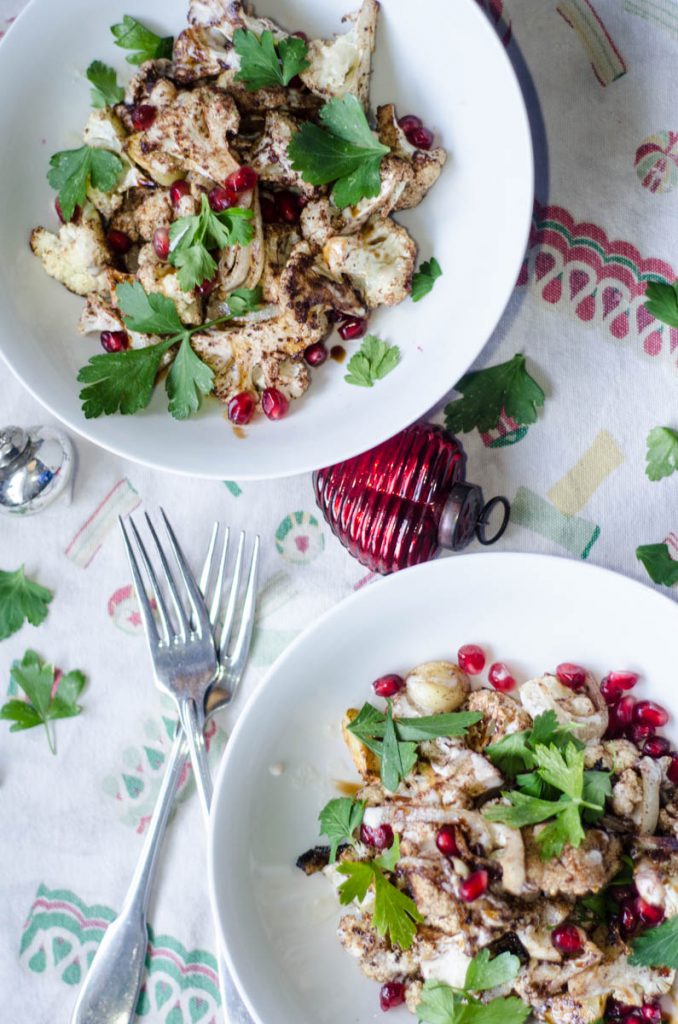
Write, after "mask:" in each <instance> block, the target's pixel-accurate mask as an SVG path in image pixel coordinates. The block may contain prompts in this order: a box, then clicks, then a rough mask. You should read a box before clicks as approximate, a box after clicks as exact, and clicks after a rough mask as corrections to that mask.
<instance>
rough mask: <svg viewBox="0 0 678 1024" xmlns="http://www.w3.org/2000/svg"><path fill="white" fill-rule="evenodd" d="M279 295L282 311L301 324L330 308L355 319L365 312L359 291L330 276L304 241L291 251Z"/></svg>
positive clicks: (344, 281)
mask: <svg viewBox="0 0 678 1024" xmlns="http://www.w3.org/2000/svg"><path fill="white" fill-rule="evenodd" d="M278 292H279V298H278V301H279V303H280V305H281V306H282V308H283V309H284V310H287V311H288V312H289V314H290V316H291V317H292V318H293V319H295V320H296V321H297V322H298V323H300V324H305V323H308V322H309V321H310V322H313V321H314V320H315V319H316V318H317V317H318V315H321V314H322V315H324V313H325V312H326V311H327V310H330V309H337V310H340V311H341V312H342V313H346V314H347V315H348V316H357V317H363V316H365V315H366V313H367V309H366V308H365V304H364V302H363V300H362V297H361V295H360V292H359V291H357V290H356V289H355V288H354V287H353V286H352V284H351V283H350V282H349V281H348V280H347V279H345V278H342V277H341V276H340V275H334V274H332V273H331V272H330V271H329V270H328V269H327V266H326V264H325V263H323V261H322V259H321V258H320V257H319V256H317V255H315V253H313V252H312V251H311V248H310V246H309V245H308V243H307V242H299V244H298V245H296V246H295V247H294V249H293V250H292V253H291V255H290V258H289V260H288V261H287V265H286V267H285V269H284V270H283V272H282V274H281V276H280V285H279V289H278Z"/></svg>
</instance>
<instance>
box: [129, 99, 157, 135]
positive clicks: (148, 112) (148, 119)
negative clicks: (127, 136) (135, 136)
mask: <svg viewBox="0 0 678 1024" xmlns="http://www.w3.org/2000/svg"><path fill="white" fill-rule="evenodd" d="M157 113H158V108H157V107H153V106H151V104H150V103H141V104H139V106H138V107H134V109H133V110H132V126H133V128H134V130H135V132H145V131H146V129H147V128H150V127H151V125H152V124H153V122H154V121H155V117H156V114H157Z"/></svg>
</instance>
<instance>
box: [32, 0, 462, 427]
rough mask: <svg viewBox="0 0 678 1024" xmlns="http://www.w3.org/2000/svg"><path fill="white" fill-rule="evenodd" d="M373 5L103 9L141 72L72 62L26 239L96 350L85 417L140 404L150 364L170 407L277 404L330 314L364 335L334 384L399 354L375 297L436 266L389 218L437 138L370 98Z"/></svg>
mask: <svg viewBox="0 0 678 1024" xmlns="http://www.w3.org/2000/svg"><path fill="white" fill-rule="evenodd" d="M378 13H379V4H378V3H377V0H364V2H363V5H362V7H361V8H360V9H359V10H358V11H356V12H354V13H353V14H349V15H347V16H346V17H345V18H344V22H345V31H344V32H342V33H341V34H339V35H337V36H335V37H333V38H330V39H309V38H308V37H307V36H306V35H305V34H304V32H303V31H295V32H294V33H292V34H290V33H289V32H287V31H285V30H284V29H283V28H281V27H280V26H279V25H277V24H276V23H275V22H273V21H271V20H270V19H268V18H263V17H259V16H257V15H255V14H254V13H253V12H252V11H251V9H250V8H249V6H248V5H247V4H246V3H245V2H244V0H191V3H190V5H189V10H188V27H187V28H185V29H184V30H183V31H182V32H180V34H179V35H178V36H177V37H176V38H172V37H164V38H163V37H161V36H159V35H157V34H156V33H155V32H153V31H152V30H151V29H150V28H148V27H147V26H145V25H143V24H142V23H140V22H139V21H137V20H136V19H134V18H132V17H130V16H129V15H126V16H125V18H124V19H123V21H122V22H120V23H119V24H116V25H113V26H112V28H111V32H112V35H113V41H114V42H115V44H116V45H117V46H119V47H121V48H123V49H125V50H126V51H127V60H128V62H129V63H131V64H133V65H135V66H137V71H136V73H135V74H134V76H133V77H132V78H131V80H130V81H129V83H128V84H127V85H126V86H123V85H120V84H119V83H118V78H117V73H116V71H115V69H114V68H113V67H110V66H109V65H107V64H105V63H103V62H102V61H100V60H95V61H93V62H92V64H91V65H90V66H89V68H88V69H87V79H88V80H89V83H90V85H91V101H92V107H93V109H92V112H91V114H90V115H89V118H88V120H87V123H86V125H85V128H84V131H83V145H82V146H81V147H80V148H78V149H73V150H65V151H62V152H59V153H56V154H54V156H53V157H52V159H51V162H50V170H49V174H48V180H49V182H50V184H51V185H52V186H53V187H54V188H55V189H56V191H57V193H58V196H57V199H56V204H55V206H56V212H57V214H58V216H59V219H60V221H61V226H60V227H59V229H58V231H52V230H49V229H48V228H46V227H38V228H36V229H35V230H34V231H33V232H32V235H31V239H30V245H31V248H32V250H33V252H34V254H35V255H36V256H37V258H38V259H39V260H40V261H41V262H42V265H43V267H44V269H45V271H46V272H47V273H48V274H49V275H50V276H51V277H53V278H55V279H56V280H57V281H60V282H61V283H62V284H63V285H65V286H66V287H67V288H68V289H69V290H70V291H72V292H75V293H76V294H77V295H81V296H83V297H84V298H85V299H86V302H85V306H84V309H83V311H82V315H81V317H80V322H79V329H80V332H81V333H82V334H87V335H95V336H97V337H98V339H99V341H100V344H101V346H102V348H103V349H104V353H105V354H99V355H97V356H94V357H92V358H91V359H90V360H89V363H88V364H87V365H86V366H84V367H83V368H82V370H81V371H80V373H79V376H78V380H79V381H80V382H81V383H82V384H83V385H84V387H83V389H82V391H81V395H80V397H81V401H82V406H83V412H84V414H85V416H86V417H96V416H101V415H105V414H106V415H109V414H112V413H125V414H129V413H135V412H137V411H139V410H141V409H144V408H145V407H146V406H147V405H148V403H149V402H150V400H151V397H152V394H153V391H154V387H155V384H156V382H157V380H158V378H159V376H160V375H163V376H164V381H165V388H166V391H167V394H168V398H169V411H170V412H171V413H172V415H173V416H175V417H177V418H179V419H183V418H186V417H187V416H189V415H191V414H192V413H194V412H196V411H197V410H198V408H199V407H200V404H201V402H202V399H203V397H204V396H205V395H208V394H214V395H215V396H216V398H218V399H219V400H220V401H222V402H224V403H225V404H226V406H227V414H228V418H229V419H230V420H231V421H232V423H233V424H235V425H243V424H247V423H249V422H250V421H251V420H252V418H253V417H254V416H255V415H257V414H258V412H259V410H261V411H263V413H264V414H265V415H266V416H268V417H269V418H270V419H279V418H280V417H282V416H284V415H285V414H286V413H287V411H288V408H289V403H290V401H291V400H292V399H296V398H299V397H300V396H301V395H302V394H303V393H304V392H305V391H306V389H307V388H308V386H309V383H310V369H311V368H312V367H319V366H320V365H321V364H323V363H324V362H326V361H327V359H328V355H329V352H328V349H327V347H326V345H325V342H326V340H327V338H328V336H329V335H330V333H331V331H332V330H334V329H335V327H336V329H337V331H338V333H339V335H340V336H341V339H342V340H343V341H345V342H360V348H359V349H357V350H356V351H354V353H353V355H352V357H351V359H350V360H349V362H348V364H347V371H348V372H347V374H346V377H345V380H346V381H347V382H348V383H349V384H353V385H358V386H362V387H372V386H373V385H374V384H375V382H377V381H378V380H380V379H381V378H382V377H384V376H385V374H386V373H389V372H390V371H391V370H393V369H394V368H395V367H396V365H397V363H398V361H399V350H398V348H397V347H396V346H395V345H391V344H388V343H387V342H386V341H383V340H382V339H380V338H378V337H376V336H375V335H373V334H369V333H368V320H369V316H370V313H371V311H372V310H374V309H376V308H378V307H380V306H393V305H396V304H397V303H400V302H403V301H405V300H406V299H412V300H413V301H418V300H419V299H421V298H422V297H423V296H424V295H426V294H427V293H428V292H430V291H431V289H432V287H433V286H434V283H435V280H436V279H437V278H438V277H439V276H440V274H441V273H442V270H441V267H440V265H439V263H438V262H437V261H436V260H435V258H431V259H430V260H428V261H425V262H424V263H422V264H421V265H420V266H419V268H418V269H415V268H416V263H417V245H416V243H415V241H414V240H413V239H412V238H411V237H410V235H409V233H408V232H407V231H406V229H405V228H404V227H403V226H402V225H400V224H399V223H398V222H397V221H396V220H395V219H394V218H393V216H392V215H393V214H394V213H396V212H397V211H399V210H407V209H410V208H412V207H415V206H417V205H418V204H419V203H421V201H422V200H423V199H424V197H425V196H426V194H427V192H428V191H429V189H430V188H431V187H432V186H433V185H434V184H435V182H436V181H437V179H438V177H439V175H440V173H441V171H442V168H443V165H444V164H445V159H446V153H445V151H444V149H442V148H440V147H437V146H435V145H434V136H433V133H432V132H431V131H430V129H429V128H427V127H426V126H425V125H424V124H423V122H422V121H421V119H420V118H419V117H417V116H415V115H412V114H407V115H405V116H402V117H399V116H398V113H397V111H396V108H395V106H394V105H393V104H392V103H388V104H385V105H383V106H380V107H378V109H377V110H376V113H375V115H374V117H373V116H372V114H371V111H370V106H369V88H370V75H371V62H372V54H373V51H374V48H375V40H376V32H377V19H378ZM343 354H344V352H343V350H342V351H338V352H337V357H338V358H343Z"/></svg>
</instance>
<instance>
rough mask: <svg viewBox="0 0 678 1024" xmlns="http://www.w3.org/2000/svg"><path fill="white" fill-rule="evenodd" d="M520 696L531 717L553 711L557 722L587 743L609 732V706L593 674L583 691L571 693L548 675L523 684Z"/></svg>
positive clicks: (589, 675)
mask: <svg viewBox="0 0 678 1024" xmlns="http://www.w3.org/2000/svg"><path fill="white" fill-rule="evenodd" d="M518 696H519V697H520V703H521V704H522V705H523V707H524V708H525V710H526V711H527V712H528V713H529V714H530V715H531V716H532V718H536V717H537V715H541V714H543V713H544V711H553V712H555V715H556V718H557V719H558V721H559V722H560V723H561V724H562V725H571V726H572V732H573V733H574V735H575V736H576V737H577V739H580V740H582V741H583V742H585V743H586V742H590V741H591V740H598V739H600V738H601V736H602V735H603V734H604V733H605V731H606V730H607V725H608V721H609V715H608V710H607V704H606V703H605V700H604V699H603V695H602V694H601V692H600V687H599V686H598V684H597V682H596V681H595V679H594V678H593V676H592V675H591V674H590V673H587V676H586V684H585V687H584V689H582V690H570V689H568V687H567V686H563V684H562V683H561V682H559V681H558V679H557V678H556V677H555V676H552V675H545V676H540V677H539V678H537V679H530V680H529V682H527V683H523V685H522V686H521V687H520V691H519V694H518Z"/></svg>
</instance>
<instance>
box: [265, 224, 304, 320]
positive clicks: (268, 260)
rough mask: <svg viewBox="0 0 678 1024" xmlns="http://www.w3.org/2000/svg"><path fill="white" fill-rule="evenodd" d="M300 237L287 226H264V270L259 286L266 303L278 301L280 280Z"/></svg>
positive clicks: (293, 228)
mask: <svg viewBox="0 0 678 1024" xmlns="http://www.w3.org/2000/svg"><path fill="white" fill-rule="evenodd" d="M300 241H301V235H300V234H299V233H298V232H297V230H296V228H295V227H294V226H292V225H289V224H266V225H265V227H264V268H263V271H262V275H261V280H260V282H259V283H260V285H261V288H262V291H263V296H264V299H265V300H266V302H273V303H278V302H279V301H280V278H281V275H282V272H283V270H284V269H285V267H286V266H287V262H288V260H289V258H290V256H291V255H292V250H293V249H294V247H295V245H297V243H299V242H300Z"/></svg>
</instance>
